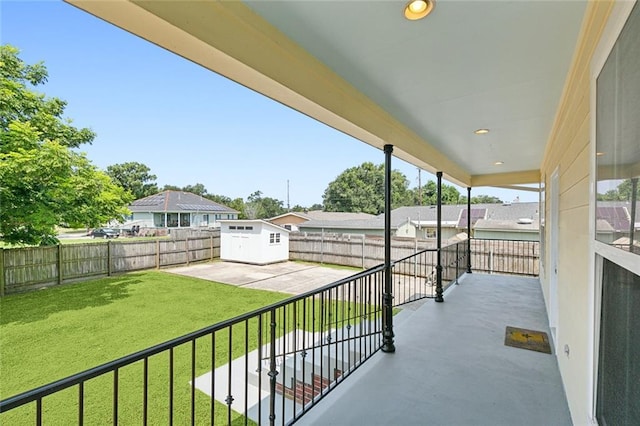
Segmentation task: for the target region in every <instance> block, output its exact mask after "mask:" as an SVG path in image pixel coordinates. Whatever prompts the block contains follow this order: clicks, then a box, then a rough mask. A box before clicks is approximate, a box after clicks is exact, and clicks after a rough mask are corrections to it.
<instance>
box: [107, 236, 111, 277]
mask: <svg viewBox="0 0 640 426" xmlns="http://www.w3.org/2000/svg"><path fill="white" fill-rule="evenodd" d="M111 256H112V255H111V240H108V241H107V276H108V277H110V276H111V260H112V257H111Z"/></svg>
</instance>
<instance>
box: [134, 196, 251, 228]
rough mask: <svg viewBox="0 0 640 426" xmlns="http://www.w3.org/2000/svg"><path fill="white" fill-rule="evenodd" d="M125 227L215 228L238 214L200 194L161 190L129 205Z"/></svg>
mask: <svg viewBox="0 0 640 426" xmlns="http://www.w3.org/2000/svg"><path fill="white" fill-rule="evenodd" d="M129 210H131V217H130V219H129V221H127V223H125V225H124V226H125V227H126V226H127V225H138V226H141V227H143V228H197V227H217V226H219V223H218V222H219V221H220V220H227V219H237V218H238V212H237V211H236V210H233V209H232V208H229V207H227V206H225V205H222V204H218V203H215V202H213V201H211V200H208V199H206V198H204V197H202V196H200V195H196V194H192V193H190V192H183V191H164V192H160V193H158V194H155V195H150V196H148V197H145V198H141V199H139V200H136V201H134V202H133V203H131V205H129Z"/></svg>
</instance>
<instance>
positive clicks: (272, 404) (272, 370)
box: [269, 309, 278, 426]
mask: <svg viewBox="0 0 640 426" xmlns="http://www.w3.org/2000/svg"><path fill="white" fill-rule="evenodd" d="M270 339H271V342H270V354H269V358H270V359H269V361H270V362H269V378H270V382H269V391H270V394H269V424H270V426H274V425H275V420H276V376H277V375H278V371H277V370H276V310H275V309H272V310H271V324H270Z"/></svg>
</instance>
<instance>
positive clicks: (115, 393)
mask: <svg viewBox="0 0 640 426" xmlns="http://www.w3.org/2000/svg"><path fill="white" fill-rule="evenodd" d="M117 424H118V369H117V368H116V369H115V370H113V425H114V426H116V425H117Z"/></svg>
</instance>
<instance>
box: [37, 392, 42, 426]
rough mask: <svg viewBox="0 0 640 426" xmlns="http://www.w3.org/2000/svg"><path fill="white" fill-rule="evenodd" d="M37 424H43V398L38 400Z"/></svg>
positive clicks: (39, 425)
mask: <svg viewBox="0 0 640 426" xmlns="http://www.w3.org/2000/svg"><path fill="white" fill-rule="evenodd" d="M36 425H38V426H41V425H42V398H38V399H37V400H36Z"/></svg>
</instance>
